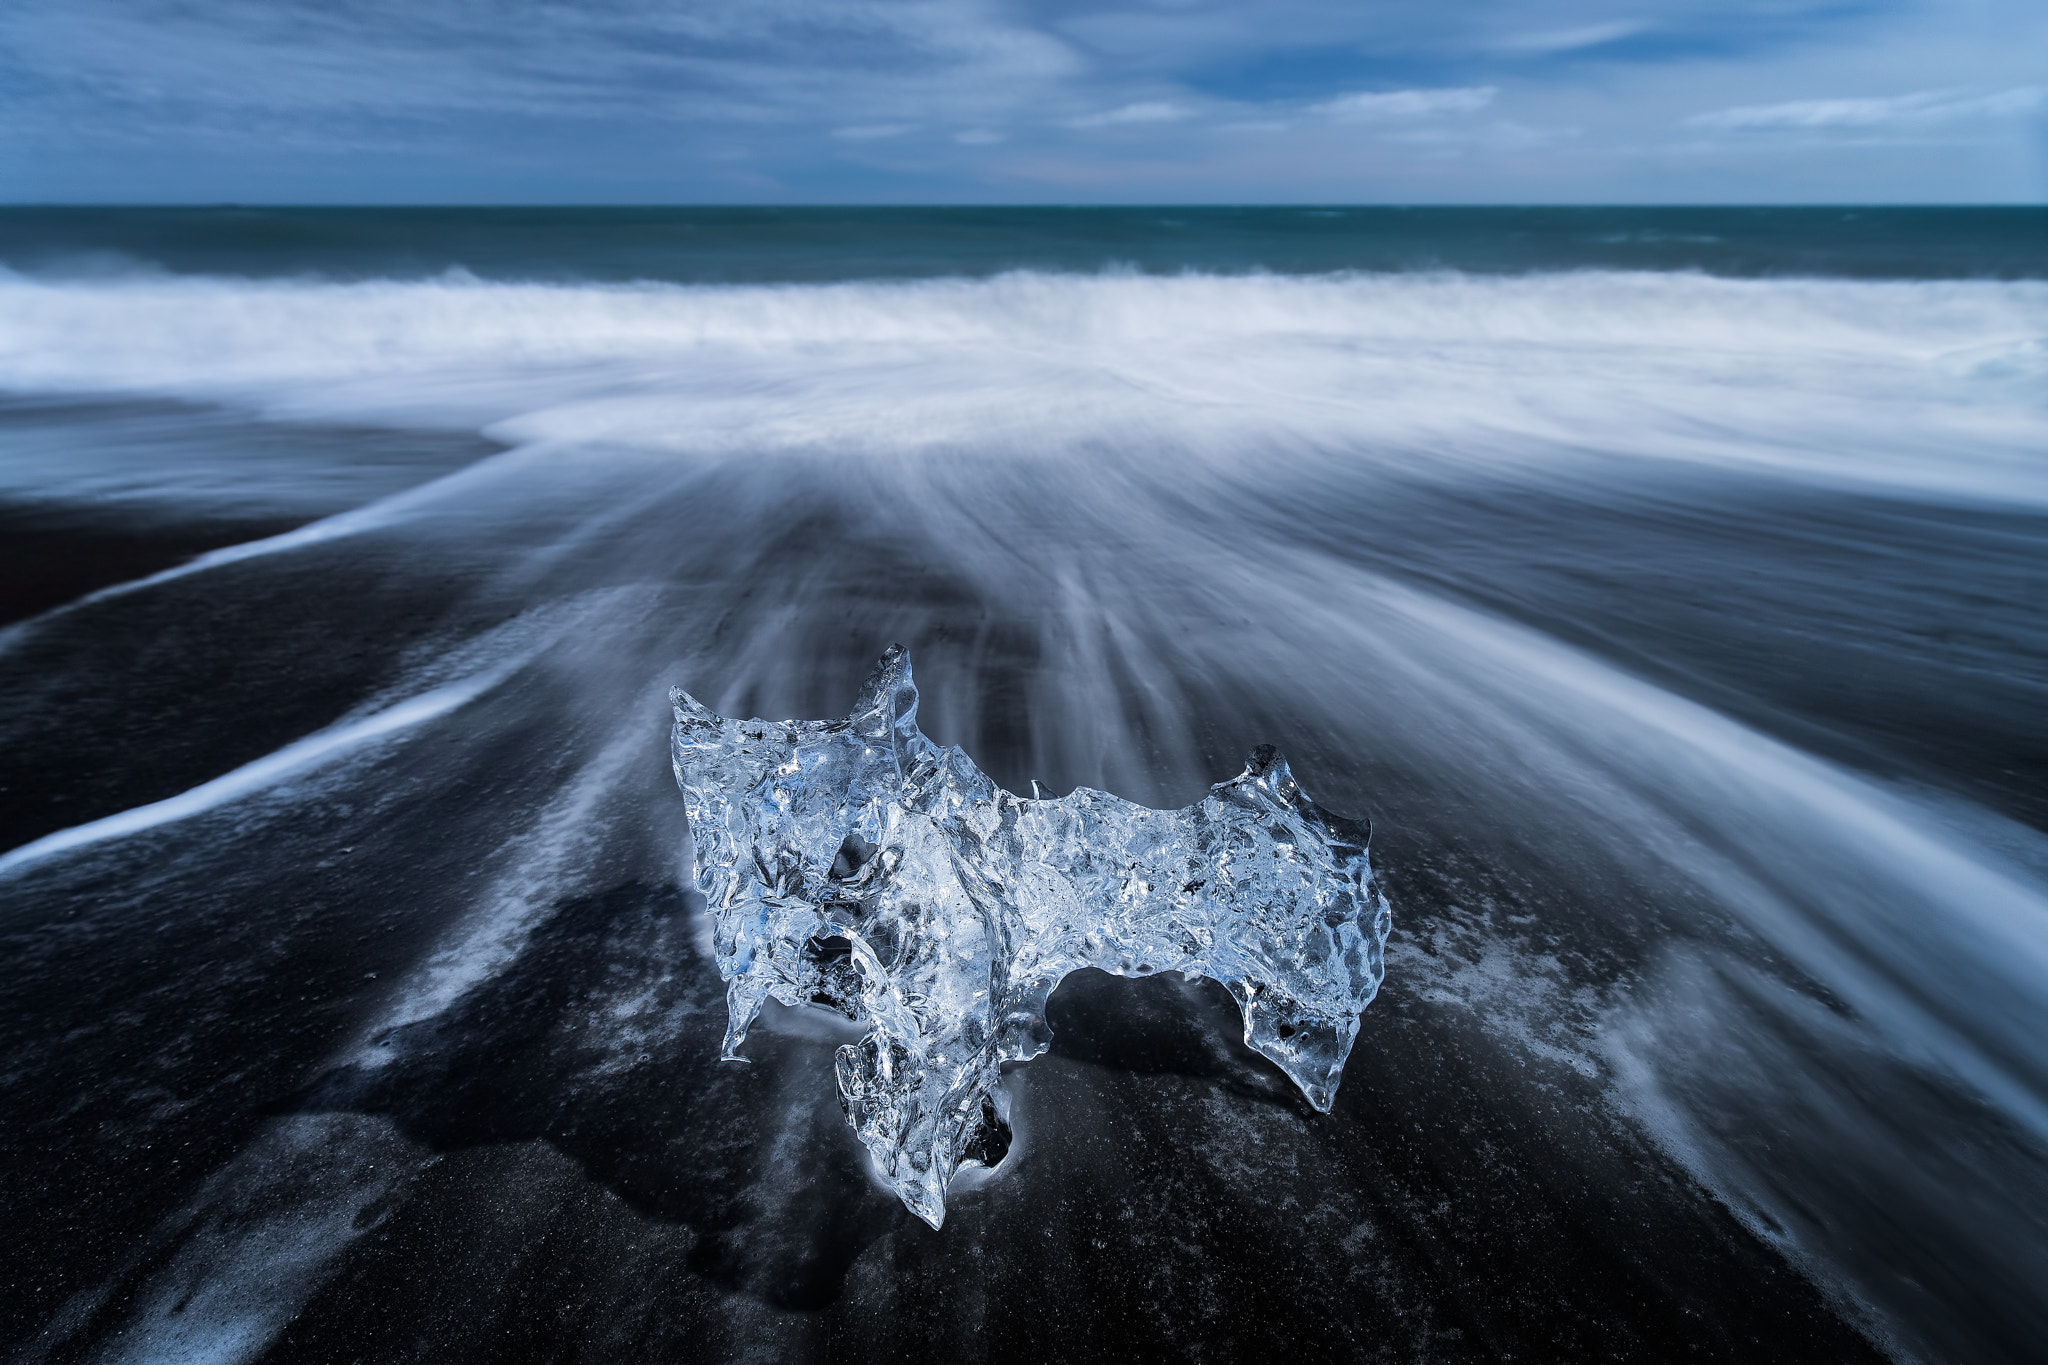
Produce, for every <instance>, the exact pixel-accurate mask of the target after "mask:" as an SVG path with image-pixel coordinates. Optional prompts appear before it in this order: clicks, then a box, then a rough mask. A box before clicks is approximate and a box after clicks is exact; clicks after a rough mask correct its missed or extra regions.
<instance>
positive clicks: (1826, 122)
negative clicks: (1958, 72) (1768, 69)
mask: <svg viewBox="0 0 2048 1365" xmlns="http://www.w3.org/2000/svg"><path fill="white" fill-rule="evenodd" d="M2044 106H2048V90H2044V89H2043V88H2042V87H2040V86H2038V85H2023V86H2018V87H2016V88H2014V89H2011V90H2000V91H1998V92H1996V93H1994V94H1988V95H1987V94H1977V93H1973V92H1970V91H1965V90H1922V91H1918V92H1916V93H1914V94H1911V95H1892V96H1889V97H1887V98H1882V99H1837V100H1788V101H1786V102H1785V103H1783V104H1745V105H1739V106H1737V107H1735V108H1733V109H1718V110H1715V111H1714V112H1713V113H1710V114H1696V115H1694V116H1693V117H1691V118H1689V119H1687V120H1686V124H1687V126H1688V127H1693V128H1711V129H1715V130H1717V131H1722V132H1741V131H1777V130H1787V129H1789V130H1794V131H1816V130H1828V129H1882V128H1901V129H1903V128H1919V127H1929V126H1933V125H1937V124H1944V123H1964V122H1969V121H1971V120H1975V119H1984V118H1998V117H2010V116H2012V115H2015V114H2024V113H2028V112H2031V111H2032V110H2035V109H2040V108H2043V107H2044Z"/></svg>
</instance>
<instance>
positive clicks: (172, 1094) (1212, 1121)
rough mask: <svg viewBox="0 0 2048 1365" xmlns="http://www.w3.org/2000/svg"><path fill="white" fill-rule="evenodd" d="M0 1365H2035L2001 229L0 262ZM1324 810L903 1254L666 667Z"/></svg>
mask: <svg viewBox="0 0 2048 1365" xmlns="http://www.w3.org/2000/svg"><path fill="white" fill-rule="evenodd" d="M0 531H4V535H0V695H4V696H5V698H6V700H7V705H6V706H5V707H4V708H0V754H4V755H5V759H4V761H0V849H4V850H7V851H5V852H0V941H4V945H5V960H6V962H7V963H8V970H7V972H6V973H5V974H4V976H0V1133H4V1135H5V1136H4V1141H0V1211H4V1221H5V1225H6V1226H7V1227H8V1228H9V1229H10V1230H11V1231H12V1235H11V1236H10V1237H8V1238H7V1239H4V1243H0V1286H4V1292H0V1349H4V1350H6V1351H9V1352H11V1353H13V1356H14V1358H16V1359H19V1360H22V1361H52V1362H55V1361H73V1360H78V1361H86V1360H90V1361H110V1362H111V1361H129V1360H134V1361H144V1360H188V1359H189V1360H205V1361H219V1362H241V1361H255V1360H259V1359H260V1360H264V1361H272V1362H283V1361H301V1360H305V1361H312V1360H323V1361H324V1360H352V1359H364V1360H388V1359H398V1358H418V1359H431V1360H434V1361H437V1362H441V1361H459V1360H477V1361H494V1362H495V1361H519V1360H550V1361H557V1360H582V1359H589V1360H603V1361H615V1360H656V1359H669V1358H689V1359H749V1360H754V1359H760V1360H784V1359H788V1360H799V1359H801V1360H808V1359H816V1358H831V1359H848V1360H867V1359H875V1360H882V1359H889V1360H896V1359H904V1358H916V1359H924V1358H933V1357H940V1356H945V1357H958V1356H961V1355H970V1356H980V1357H984V1358H991V1359H1003V1360H1008V1359H1016V1360H1030V1361H1042V1360H1047V1359H1096V1358H1101V1359H1116V1360H1128V1359H1132V1358H1147V1357H1151V1356H1166V1355H1171V1356H1173V1357H1175V1358H1185V1359H1208V1358H1225V1357H1236V1358H1258V1359H1263V1358H1270V1357H1275V1356H1280V1355H1283V1354H1291V1355H1296V1356H1299V1357H1301V1358H1304V1359H1360V1360H1367V1359H1370V1360H1377V1359H1385V1360H1400V1361H1418V1360H1428V1361H1437V1360H1442V1361H1464V1360H1480V1359H1489V1360H1490V1359H1501V1358H1516V1359H1572V1360H1582V1359H1583V1360H1590V1359H1607V1358H1614V1359H1628V1360H1665V1359H1678V1358H1687V1359H1692V1358H1698V1359H1713V1360H1731V1361H1744V1362H1751V1361H1765V1360H1787V1361H1802V1362H1807V1361H1816V1360H1830V1361H1835V1360H1841V1361H1849V1360H1876V1359H1884V1358H1891V1359H1897V1360H1930V1361H1933V1360H1951V1359H1955V1360H1970V1361H1973V1362H1974V1361H2024V1360H2031V1359H2036V1358H2038V1352H2039V1349H2040V1342H2042V1341H2043V1340H2048V1296H2044V1295H2043V1294H2042V1292H2041V1287H2042V1286H2043V1285H2044V1284H2048V1214H2044V1210H2048V722H2044V717H2048V619H2044V614H2043V609H2042V608H2043V604H2044V603H2048V210H2039V209H1892V208H1830V209H1686V208H1669V209H1625V208H1602V209H1354V208H1342V207H1331V208H1258V209H1221V208H1185V209H1183V208H1135V209H1071V210H1069V209H1028V210H1020V209H874V210H859V209H783V210H766V209H510V208H508V209H291V210H281V209H253V208H239V207H218V208H185V209H159V208H133V209H121V208H105V209H98V208H95V209H83V208H13V209H4V210H0ZM892 642H900V643H902V644H904V645H905V646H907V647H908V649H909V650H910V653H911V656H912V658H913V660H914V663H915V667H916V670H917V678H918V684H919V687H920V690H921V693H922V698H923V703H922V707H923V709H922V711H921V712H920V720H921V723H922V725H923V727H924V729H925V730H926V732H927V733H929V734H931V735H932V736H933V738H935V739H936V740H938V741H939V742H941V743H950V744H959V745H961V746H963V747H964V748H965V750H966V751H967V752H968V754H970V755H971V756H972V757H973V759H974V760H975V762H976V763H978V764H979V765H980V766H981V767H982V768H983V769H984V770H985V771H987V772H988V773H989V774H990V775H991V776H992V777H993V778H994V779H995V780H996V781H997V782H999V783H1001V784H1002V785H1004V786H1006V787H1008V788H1009V789H1010V790H1012V791H1017V792H1025V793H1028V792H1029V791H1030V790H1031V789H1032V788H1031V784H1032V783H1033V782H1037V783H1039V784H1040V785H1041V787H1042V788H1044V789H1047V790H1049V791H1052V792H1058V793H1064V792H1067V791H1070V790H1072V789H1073V788H1076V787H1081V786H1088V787H1095V788H1100V789H1103V790H1107V791H1110V792H1113V793H1116V794H1118V795H1120V796H1123V797H1126V798H1129V799H1132V800H1136V801H1139V802H1143V803H1145V804H1148V805H1154V806H1179V805H1184V804H1186V803H1188V802H1190V801H1193V800H1195V799H1197V798H1198V797H1199V796H1200V795H1201V794H1202V793H1203V792H1204V791H1205V790H1206V788H1207V787H1208V786H1209V785H1210V784H1211V783H1215V782H1219V781H1222V780H1224V779H1226V778H1229V777H1231V776H1233V775H1234V774H1236V773H1237V772H1238V771H1239V770H1240V768H1241V767H1242V765H1243V763H1244V756H1245V754H1246V752H1247V751H1248V750H1249V749H1251V748H1252V747H1253V746H1254V745H1257V744H1262V743H1271V744H1275V745H1278V746H1279V748H1280V749H1281V750H1282V751H1283V752H1284V753H1285V754H1286V755H1287V757H1288V758H1289V760H1290V761H1291V763H1292V765H1293V768H1294V770H1295V772H1296V773H1297V774H1298V775H1299V777H1300V779H1301V782H1302V785H1303V787H1304V788H1305V789H1306V790H1307V791H1308V792H1310V793H1311V794H1312V795H1313V796H1314V797H1315V799H1316V800H1318V801H1319V802H1321V803H1322V804H1323V805H1324V806H1327V807H1329V808H1330V809H1332V810H1335V811H1338V812H1341V813H1343V814H1345V815H1349V816H1354V817H1361V818H1369V819H1370V821H1371V822H1372V828H1373V845H1372V846H1373V859H1374V864H1375V867H1376V869H1377V872H1378V875H1379V878H1380V881H1381V883H1382V885H1383V886H1384V888H1385V890H1386V892H1387V895H1388V897H1389V899H1390V900H1391V902H1392V905H1393V909H1394V931H1393V937H1392V939H1391V940H1390V941H1389V944H1388V948H1387V959H1386V961H1387V974H1386V982H1385V986H1384V989H1383V990H1382V993H1381V995H1380V997H1379V999H1378V1000H1377V1001H1376V1002H1375V1003H1374V1004H1373V1005H1372V1006H1371V1007H1370V1008H1369V1009H1368V1010H1367V1011H1366V1013H1365V1016H1364V1021H1363V1027H1362V1030H1361V1032H1360V1034H1359V1038H1358V1041H1357V1044H1356V1046H1355V1049H1354V1051H1353V1053H1352V1056H1351V1060H1350V1063H1349V1065H1348V1067H1347V1069H1346V1072H1345V1076H1344V1080H1343V1084H1342V1087H1341V1089H1340V1091H1339V1093H1338V1095H1337V1098H1336V1104H1335V1108H1334V1111H1333V1112H1332V1113H1330V1114H1328V1115H1322V1114H1318V1113H1316V1112H1314V1111H1313V1110H1311V1109H1310V1108H1309V1107H1308V1106H1307V1105H1306V1104H1304V1103H1303V1102H1302V1101H1301V1100H1300V1098H1299V1096H1298V1095H1297V1094H1296V1092H1294V1091H1293V1090H1292V1089H1291V1087H1290V1086H1289V1084H1288V1083H1287V1082H1286V1080H1285V1078H1284V1077H1282V1076H1281V1075H1280V1074H1279V1073H1278V1072H1277V1070H1276V1069H1275V1068H1273V1067H1272V1065H1271V1064H1270V1063H1268V1062H1267V1061H1266V1060H1265V1059H1264V1058H1263V1057H1260V1056H1259V1055H1257V1054H1256V1053H1254V1052H1252V1051H1251V1050H1249V1049H1248V1048H1246V1047H1245V1046H1244V1045H1243V1044H1242V1043H1241V1042H1240V1041H1239V1034H1240V1031H1241V1030H1240V1026H1239V1025H1238V1023H1237V1020H1236V1011H1235V1006H1234V1005H1233V1003H1232V1002H1231V1000H1230V998H1229V996H1228V995H1227V994H1226V993H1225V992H1224V991H1223V989H1222V988H1221V987H1219V986H1216V985H1214V983H1210V982H1206V981H1185V980H1182V979H1181V978H1179V977H1178V976H1174V977H1171V978H1167V977H1159V976H1152V977H1143V978H1133V979H1124V978H1117V977H1111V976H1106V975H1103V974H1101V973H1097V972H1085V973H1080V974H1077V975H1076V976H1074V977H1072V978H1070V979H1069V980H1068V981H1067V982H1066V984H1065V985H1063V986H1062V987H1061V988H1060V990H1059V992H1058V993H1057V994H1056V995H1055V996H1054V997H1053V1000H1052V1004H1051V1008H1050V1022H1051V1024H1052V1026H1053V1029H1054V1041H1053V1045H1052V1051H1051V1052H1050V1053H1049V1054H1048V1055H1046V1056H1044V1057H1041V1058H1039V1059H1037V1060H1036V1061H1033V1062H1032V1063H1030V1064H1029V1065H1027V1066H1023V1067H1020V1068H1017V1069H1015V1070H1014V1071H1012V1072H1011V1073H1010V1074H1009V1076H1008V1079H1007V1081H1006V1088H1007V1089H1008V1091H1009V1095H1010V1110H1011V1126H1012V1129H1013V1143H1012V1146H1011V1148H1010V1151H1009V1154H1008V1155H1007V1156H1006V1157H1005V1158H1004V1159H1003V1161H1002V1162H1001V1164H1000V1165H999V1166H997V1167H996V1169H995V1170H994V1171H993V1172H990V1173H987V1174H986V1175H981V1176H977V1177H976V1178H974V1179H972V1180H963V1181H962V1182H961V1183H959V1184H956V1186H955V1189H954V1193H953V1198H952V1200H951V1202H950V1205H949V1212H948V1216H947V1219H946V1223H945V1226H944V1227H943V1228H942V1229H940V1230H936V1231H935V1230H933V1229H931V1228H929V1227H927V1226H925V1225H924V1224H923V1223H921V1222H919V1221H918V1220H917V1219H916V1218H914V1217H912V1216H911V1215H910V1214H908V1213H907V1212H905V1210H904V1209H903V1208H902V1206H901V1205H900V1204H898V1203H897V1201H896V1200H895V1198H894V1197H893V1196H892V1195H891V1194H890V1192H889V1191H888V1190H887V1189H886V1188H885V1187H884V1186H883V1185H881V1184H880V1183H879V1182H878V1181H877V1180H876V1179H875V1178H874V1176H873V1174H872V1173H871V1171H870V1170H869V1168H868V1165H867V1162H866V1157H865V1153H864V1152H863V1151H862V1149H861V1148H860V1146H859V1144H858V1142H857V1141H856V1140H855V1139H854V1136H853V1134H852V1132H851V1130H850V1129H849V1128H848V1126H847V1124H846V1121H845V1119H844V1117H843V1116H842V1114H841V1113H840V1111H839V1107H838V1105H837V1103H836V1100H835V1097H834V1091H833V1083H832V1057H833V1050H834V1048H835V1047H836V1046H837V1045H838V1044H839V1043H840V1042H842V1041H844V1040H845V1038H846V1037H847V1034H846V1030H845V1027H844V1025H843V1023H840V1022H835V1021H834V1020H832V1019H831V1018H828V1017H825V1016H823V1015H821V1014H819V1013H818V1012H816V1011H805V1010H785V1009H782V1008H781V1007H780V1006H773V1005H771V1006H770V1007H769V1011H768V1013H766V1014H764V1016H763V1018H762V1020H761V1023H760V1024H759V1025H758V1026H757V1028H756V1032H755V1034H754V1037H753V1039H752V1040H751V1041H750V1043H749V1045H748V1052H749V1055H750V1057H751V1058H752V1064H751V1065H736V1064H732V1063H721V1062H720V1061H718V1050H719V1039H720V1037H721V1035H722V1033H723V1031H724V1025H725V1001H724V993H723V989H722V987H721V984H720V982H719V980H718V975H717V971H716V969H715V967H714V966H713V964H712V961H711V956H710V951H709V942H708V938H707V930H706V928H705V924H704V917H703V915H702V912H701V905H700V904H699V903H697V902H696V900H695V899H694V893H693V892H691V891H690V890H689V886H690V872H691V869H690V866H689V857H688V843H687V830H686V822H685V819H684V816H683V811H682V801H681V798H680V796H679V794H678V793H677V791H676V789H675V784H674V780H673V778H672V777H671V775H670V772H669V768H668V758H667V749H666V738H667V723H668V711H667V702H666V700H665V694H666V692H667V689H668V688H670V687H672V686H677V685H681V686H684V687H687V688H688V689H689V690H690V692H691V693H693V694H694V695H696V696H697V697H699V698H701V699H703V700H704V701H705V702H706V703H707V704H708V705H710V706H712V707H713V708H714V709H716V710H718V711H720V712H721V713H723V714H727V715H742V716H764V717H771V718H781V717H804V718H822V717H828V716H836V715H843V714H845V713H846V711H847V709H848V707H849V706H850V704H851V703H852V701H853V698H854V694H855V690H856V689H857V687H858V686H859V684H860V682H861V680H862V677H863V676H864V674H865V673H866V671H867V669H868V667H869V665H870V664H872V663H873V662H874V660H875V659H876V657H877V656H879V655H880V654H881V653H882V651H883V650H884V649H885V648H886V647H887V646H888V645H889V644H890V643H892Z"/></svg>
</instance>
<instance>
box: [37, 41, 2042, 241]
mask: <svg viewBox="0 0 2048 1365" xmlns="http://www.w3.org/2000/svg"><path fill="white" fill-rule="evenodd" d="M0 119H4V125H0V126H4V129H5V131H4V133H0V198H5V199H7V200H11V201H16V202H19V201H69V202H90V201H144V202H177V201H223V200H236V201H244V202H383V203H391V202H437V203H463V202H572V203H573V202H614V203H619V202H679V203H680V202H725V203H736V202H899V203H900V202H925V203H929V202H942V203H943V202H991V201H996V202H1054V203H1084V202H1190V203H1192V202H1247V201H1251V202H1261V201H1270V202H1303V201H1314V202H1338V201H1343V202H1406V203H1423V202H1429V203H1456V202H1516V203H1541V202H1673V201H1677V202H1841V201H1860V202H1873V201H1886V202H1913V201H1936V202H1941V201H1948V202H1954V201H2013V200H2018V201H2027V202H2041V201H2042V200H2044V199H2048V4H2044V3H2042V0H1949V2H1948V3H1929V2H1928V0H1651V2H1649V3H1631V2H1630V0H1543V3H1531V2H1530V0H1462V2H1459V0H1375V2H1370V3H1333V2H1332V0H1262V2H1261V3H1251V2H1250V0H1008V2H999V0H832V2H830V3H827V2H826V0H10V3H9V4H8V5H7V6H6V7H5V8H4V9H0Z"/></svg>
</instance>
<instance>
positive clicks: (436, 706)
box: [0, 662, 517, 878]
mask: <svg viewBox="0 0 2048 1365" xmlns="http://www.w3.org/2000/svg"><path fill="white" fill-rule="evenodd" d="M516 667H517V663H516V662H514V663H506V664H501V665H499V666H498V667H495V668H492V669H489V670H487V671H485V672H482V673H478V674H473V675H471V676H470V677H467V678H463V679H460V680H458V681H456V682H451V683H446V684H443V685H442V686H440V687H436V688H433V689H432V690H430V691H427V692H423V693H421V694H419V695H418V696H415V697H409V698H407V699H406V700H404V701H401V702H397V703H395V704H393V705H391V706H387V707H385V708H383V709H382V710H379V711H375V712H372V713H371V714H369V715H367V716H364V717H362V718H361V719H359V720H353V721H347V722H343V723H341V724H338V725H333V726H330V727H329V728H327V729H325V730H321V731H318V732H317V733H315V734H311V735H308V736H306V737H305V738H304V739H301V740H298V741H297V742H295V743H292V744H287V745H286V746H285V747H284V748H282V749H279V750H277V751H276V752H275V753H270V754H266V755H264V756H263V757H262V758H259V759H257V760H256V761H255V762H253V763H245V764H243V765H242V766H241V767H239V768H236V769H235V770H234V771H232V772H228V773H223V774H222V775H221V776H219V777H216V778H214V779H213V780H212V781H210V782H203V783H201V784H200V785H198V786H196V787H193V788H191V789H190V790H188V791H183V792H180V793H178V794H177V795H176V796H169V797H165V798H164V799H163V800H161V801H153V802H151V803H150V804H148V805H146V806H136V807H134V808H132V809H130V810H124V811H121V812H120V813H118V814H115V815H109V816H106V817H105V818H104V819H100V820H94V821H93V822H91V823H90V824H85V825H74V826H72V827H71V828H70V829H60V830H58V831H57V832H56V833H54V834H47V835H44V836H43V837H42V838H40V839H38V840H36V841H35V842H34V843H30V844H24V845H22V846H21V847H20V848H17V849H14V850H13V851H11V852H9V853H8V854H7V855H6V856H5V857H0V878H5V877H11V876H14V875H16V874H18V873H20V872H23V871H25V870H27V869H28V868H31V867H33V866H35V865H36V864H38V863H43V862H47V861H49V860H50V859H52V858H56V857H60V856H62V855H64V854H67V853H71V852H75V851H76V850H78V849H81V848H86V847H89V846H91V845H93V844H100V843H106V842H108V841H110V840H115V839H125V838H128V837H130V836H131V835H135V834H140V833H142V832H144V831H146V830H151V829H155V828H157V827H159V826H162V825H168V824H173V823H175V822H177V821H179V820H189V819H191V818H192V817H193V816H195V815H200V814H203V813H205V812H207V811H210V810H214V809H216V808H218V807H220V806H224V805H227V804H229V803H230V802H233V801H239V800H241V799H243V798H244V797H248V796H252V795H254V794H256V793H258V792H262V791H265V790H267V789H269V788H272V787H276V786H278V785H280V784H281V783H284V782H288V781H290V780H291V779H293V778H295V777H298V776H301V775H302V774H305V773H308V772H311V771H313V770H315V769H317V768H320V767H323V766H325V765H327V764H330V763H333V762H335V761H337V760H339V759H342V758H345V757H347V756H349V755H351V754H353V753H355V752H357V751H359V750H362V749H364V748H367V747H369V746H371V745H373V744H376V743H378V742H379V741H382V740H385V739H389V738H392V737H394V736H397V735H399V734H401V733H403V732H404V731H407V730H410V729H412V728H414V727H415V726H418V725H421V724H424V723H425V722H427V721H430V720H433V719H435V718H436V717H439V716H444V715H447V714H448V713H449V712H451V711H454V710H456V709H458V708H459V707H462V706H466V705H467V704H469V703H470V702H472V701H474V700H475V699H476V698H478V697H480V696H482V695H483V694H484V693H485V692H488V691H489V690H490V689H491V688H493V687H495V686H497V685H498V684H499V683H500V682H503V681H504V680H505V678H506V677H507V676H509V675H510V674H511V673H512V672H513V671H514V669H515V668H516Z"/></svg>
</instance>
